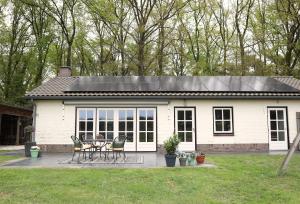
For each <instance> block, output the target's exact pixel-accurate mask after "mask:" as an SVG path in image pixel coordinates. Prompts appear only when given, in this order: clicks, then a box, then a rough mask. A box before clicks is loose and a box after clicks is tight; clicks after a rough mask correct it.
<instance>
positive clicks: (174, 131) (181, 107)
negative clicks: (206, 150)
mask: <svg viewBox="0 0 300 204" xmlns="http://www.w3.org/2000/svg"><path fill="white" fill-rule="evenodd" d="M184 108H192V109H194V126H195V151H197V123H196V122H197V120H196V115H197V114H196V106H174V124H173V125H174V130H173V133H176V109H184Z"/></svg>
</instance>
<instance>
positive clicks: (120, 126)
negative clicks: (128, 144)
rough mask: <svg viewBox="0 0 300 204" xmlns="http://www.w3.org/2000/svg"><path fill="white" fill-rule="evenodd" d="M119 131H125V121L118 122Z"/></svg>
mask: <svg viewBox="0 0 300 204" xmlns="http://www.w3.org/2000/svg"><path fill="white" fill-rule="evenodd" d="M119 131H125V122H122V121H121V122H119Z"/></svg>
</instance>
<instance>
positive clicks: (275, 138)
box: [268, 108, 288, 150]
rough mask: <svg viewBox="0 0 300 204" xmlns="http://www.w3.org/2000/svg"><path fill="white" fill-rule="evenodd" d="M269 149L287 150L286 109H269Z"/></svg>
mask: <svg viewBox="0 0 300 204" xmlns="http://www.w3.org/2000/svg"><path fill="white" fill-rule="evenodd" d="M268 126H269V149H270V150H287V149H288V142H287V124H286V109H285V108H268Z"/></svg>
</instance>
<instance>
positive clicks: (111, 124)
mask: <svg viewBox="0 0 300 204" xmlns="http://www.w3.org/2000/svg"><path fill="white" fill-rule="evenodd" d="M107 130H108V131H113V130H114V122H112V121H109V122H107Z"/></svg>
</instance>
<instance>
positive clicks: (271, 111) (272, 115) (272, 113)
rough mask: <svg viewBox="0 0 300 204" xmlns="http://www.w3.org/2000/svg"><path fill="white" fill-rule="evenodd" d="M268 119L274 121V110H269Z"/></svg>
mask: <svg viewBox="0 0 300 204" xmlns="http://www.w3.org/2000/svg"><path fill="white" fill-rule="evenodd" d="M270 119H271V120H275V119H276V111H275V110H270Z"/></svg>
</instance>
